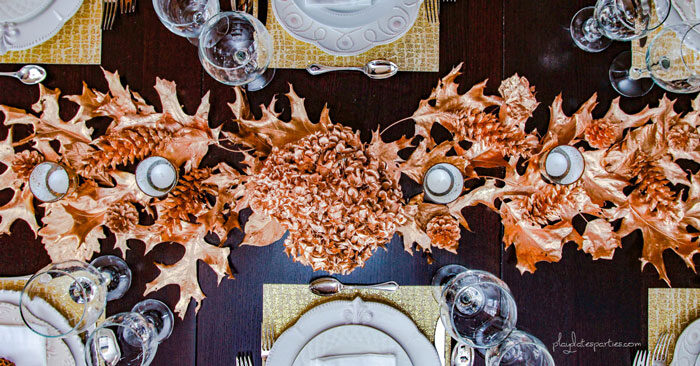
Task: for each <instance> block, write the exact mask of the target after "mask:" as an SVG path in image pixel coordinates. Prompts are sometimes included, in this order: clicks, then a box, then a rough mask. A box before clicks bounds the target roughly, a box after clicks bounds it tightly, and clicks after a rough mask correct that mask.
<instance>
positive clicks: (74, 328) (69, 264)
mask: <svg viewBox="0 0 700 366" xmlns="http://www.w3.org/2000/svg"><path fill="white" fill-rule="evenodd" d="M130 285H131V270H130V269H129V267H128V266H127V264H126V262H124V261H123V260H122V259H121V258H119V257H115V256H112V255H108V256H102V257H98V258H96V259H95V260H94V261H92V262H91V263H90V264H88V263H85V262H82V261H66V262H61V263H55V264H50V265H49V266H47V267H45V268H44V269H42V270H40V271H39V272H37V273H36V274H35V275H33V276H32V277H31V278H30V279H29V280H28V281H27V283H26V284H25V285H24V288H23V289H22V293H21V294H20V299H19V308H20V315H21V316H22V320H23V321H24V324H25V325H26V326H27V327H29V329H31V330H32V331H34V332H35V333H37V334H39V335H42V336H44V337H49V338H64V337H66V336H68V335H71V334H74V333H81V332H83V331H85V330H86V329H87V328H89V327H91V326H92V325H93V324H95V322H96V321H97V319H98V318H99V317H100V316H101V315H102V313H103V312H104V310H105V307H106V305H107V301H108V300H116V299H119V298H121V297H122V296H123V295H124V294H125V293H126V291H127V290H128V289H129V286H130ZM46 303H49V305H51V306H53V307H55V308H56V307H57V308H62V309H67V310H68V313H69V314H68V315H70V316H69V317H68V318H67V319H66V320H67V321H68V324H66V325H65V326H62V327H58V328H60V329H58V328H57V329H53V328H50V329H47V328H43V327H38V326H36V325H35V324H33V323H31V322H30V321H29V320H28V319H30V318H31V317H30V314H32V315H37V314H41V313H42V312H43V311H45V309H46Z"/></svg>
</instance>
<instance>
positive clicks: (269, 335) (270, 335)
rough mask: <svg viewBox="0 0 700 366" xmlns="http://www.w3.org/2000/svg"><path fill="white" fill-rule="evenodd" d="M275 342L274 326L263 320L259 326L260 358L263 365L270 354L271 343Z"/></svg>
mask: <svg viewBox="0 0 700 366" xmlns="http://www.w3.org/2000/svg"><path fill="white" fill-rule="evenodd" d="M274 343H275V328H274V326H273V325H271V324H270V323H268V322H263V323H262V326H261V327H260V358H262V361H263V365H265V362H266V361H267V356H268V355H270V350H271V349H272V345H273V344H274Z"/></svg>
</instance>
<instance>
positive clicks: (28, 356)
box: [0, 325, 46, 366]
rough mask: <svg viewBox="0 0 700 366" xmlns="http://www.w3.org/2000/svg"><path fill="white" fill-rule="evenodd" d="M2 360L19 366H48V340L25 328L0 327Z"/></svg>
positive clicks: (0, 354) (15, 326)
mask: <svg viewBox="0 0 700 366" xmlns="http://www.w3.org/2000/svg"><path fill="white" fill-rule="evenodd" d="M37 328H39V327H37ZM0 358H4V359H6V360H10V361H12V362H14V363H15V364H17V366H46V338H44V337H42V336H40V335H38V334H36V333H34V332H32V331H31V330H30V329H29V328H27V327H25V326H21V325H0Z"/></svg>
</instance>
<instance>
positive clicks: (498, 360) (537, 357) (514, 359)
mask: <svg viewBox="0 0 700 366" xmlns="http://www.w3.org/2000/svg"><path fill="white" fill-rule="evenodd" d="M485 358H486V366H501V365H503V366H505V365H508V366H554V360H553V359H552V355H550V354H549V351H548V350H547V347H546V346H545V345H544V344H543V343H542V341H540V340H539V339H537V338H536V337H535V336H533V335H531V334H528V333H525V332H523V331H520V330H514V331H513V332H512V333H511V334H510V335H509V336H508V338H506V339H505V340H504V341H503V342H502V343H501V344H499V345H498V346H496V347H493V348H490V349H489V350H487V351H486V356H485Z"/></svg>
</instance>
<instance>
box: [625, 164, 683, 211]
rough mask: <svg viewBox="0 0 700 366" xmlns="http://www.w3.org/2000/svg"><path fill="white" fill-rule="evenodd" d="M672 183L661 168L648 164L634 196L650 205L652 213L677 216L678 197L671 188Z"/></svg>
mask: <svg viewBox="0 0 700 366" xmlns="http://www.w3.org/2000/svg"><path fill="white" fill-rule="evenodd" d="M670 183H671V182H670V181H669V180H668V179H667V178H666V174H664V170H663V169H662V168H661V167H659V166H656V165H652V164H648V165H647V166H646V168H645V169H642V170H641V172H640V179H639V187H638V188H637V190H636V191H635V192H634V193H633V194H635V195H636V196H637V197H638V198H639V199H640V200H641V201H642V202H646V203H649V204H650V205H651V207H650V208H651V210H652V211H658V212H659V213H661V214H667V213H668V214H672V215H674V216H675V214H676V213H677V212H676V211H677V209H676V208H677V207H676V206H677V205H676V203H677V196H676V194H675V193H674V192H673V190H671V188H670V187H669V185H670Z"/></svg>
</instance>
